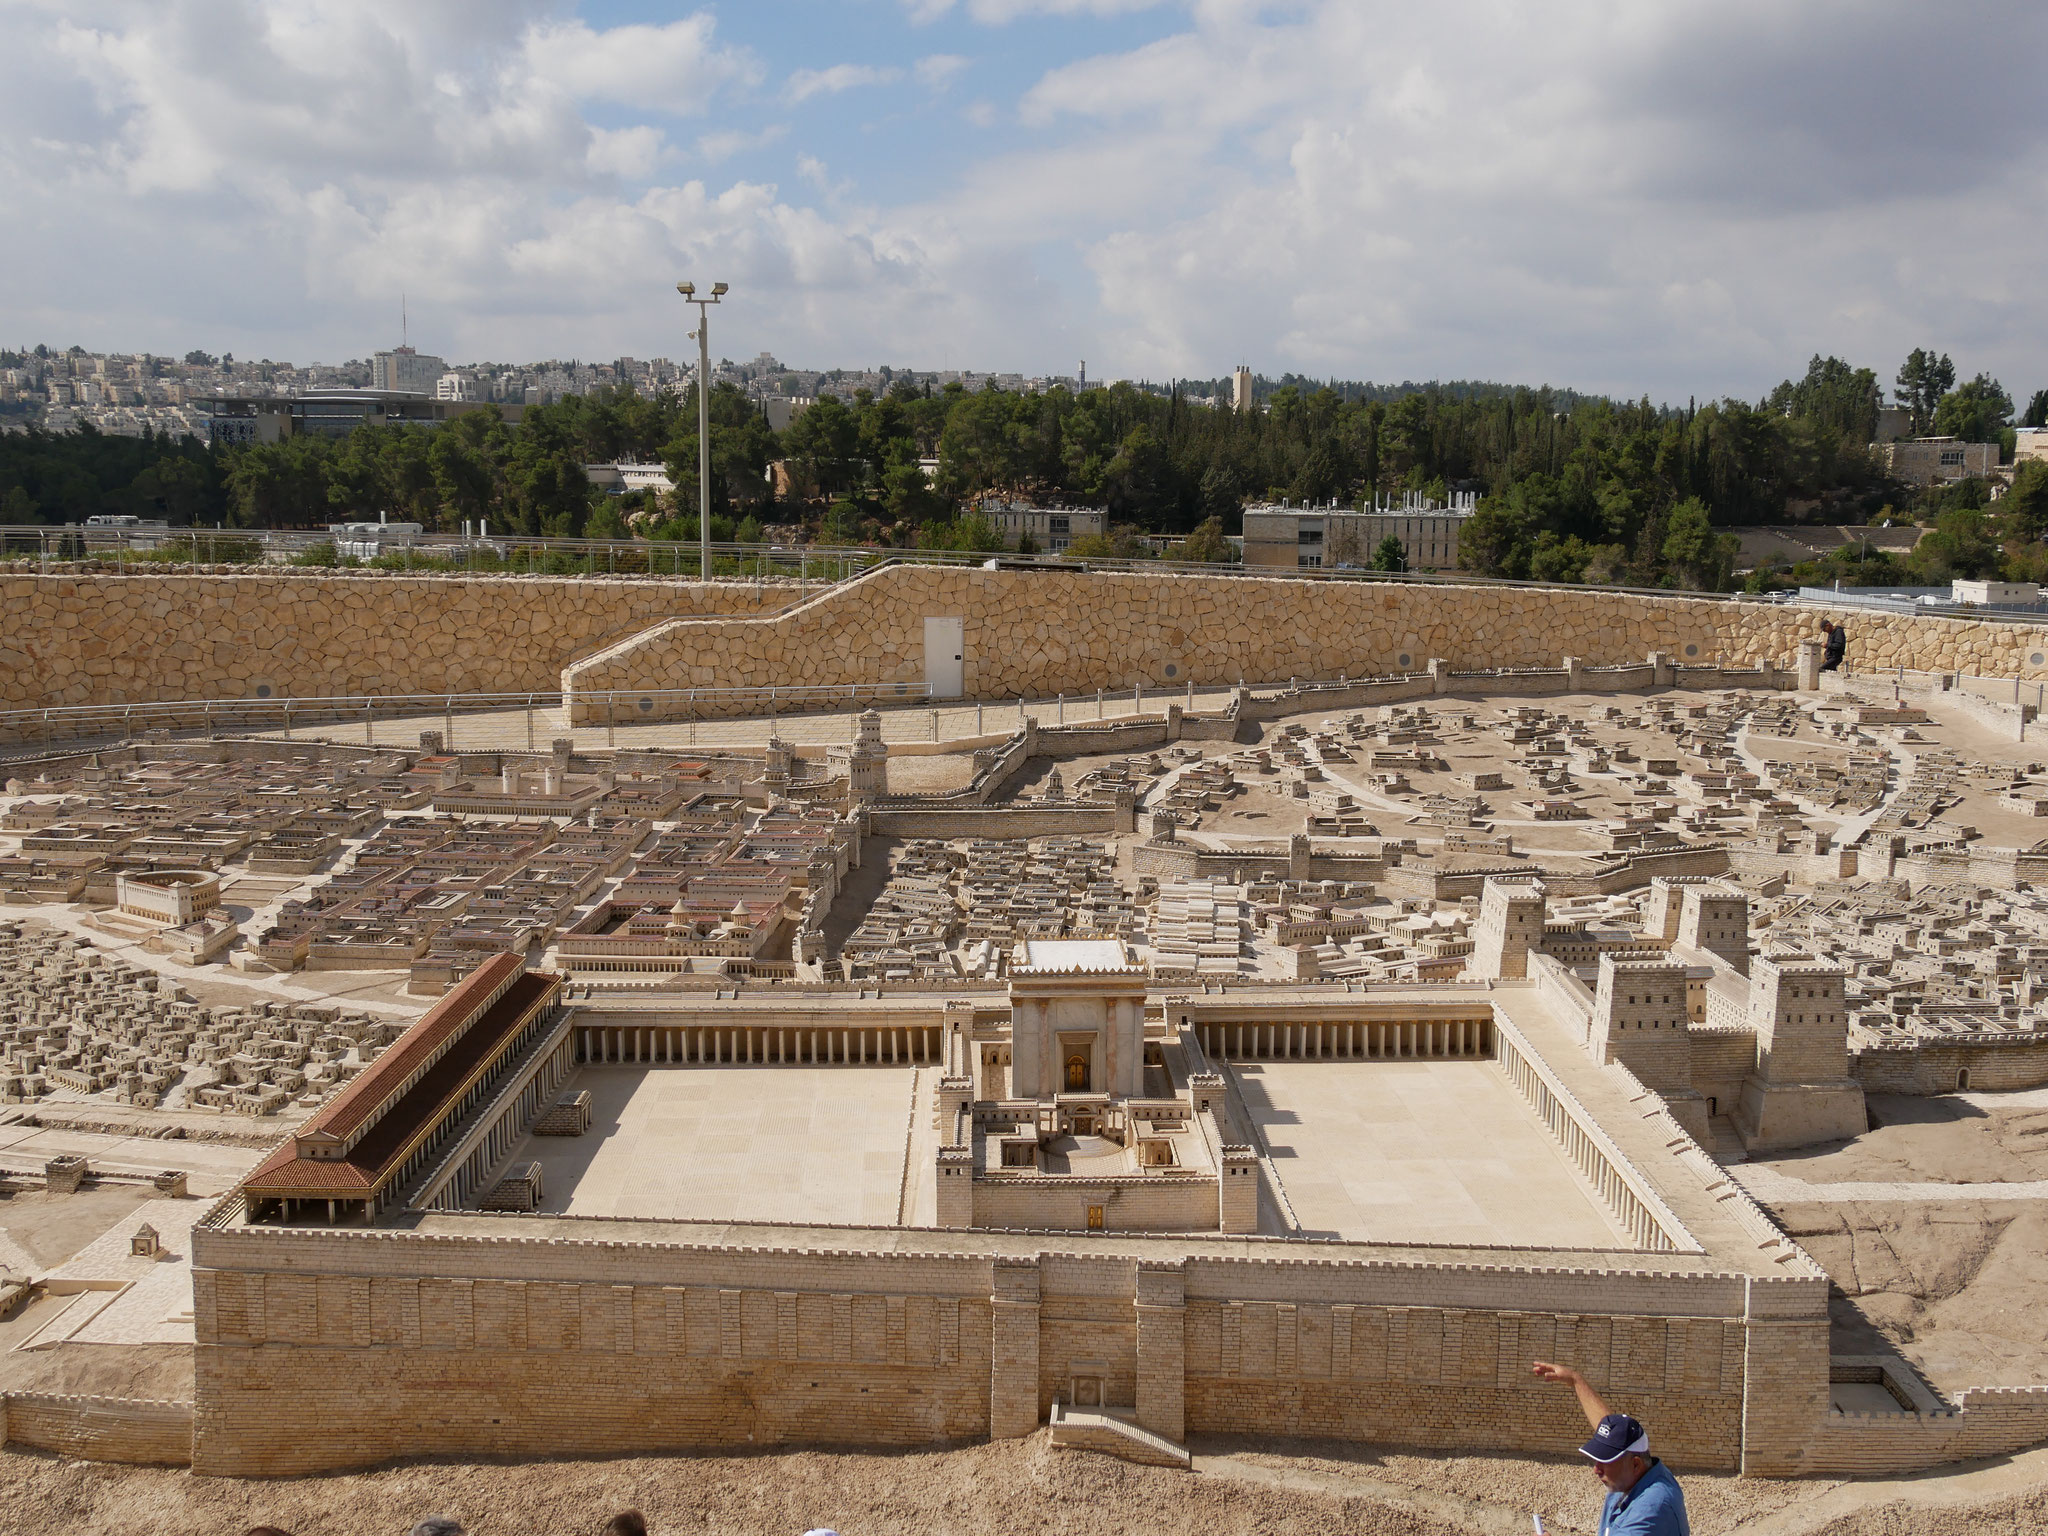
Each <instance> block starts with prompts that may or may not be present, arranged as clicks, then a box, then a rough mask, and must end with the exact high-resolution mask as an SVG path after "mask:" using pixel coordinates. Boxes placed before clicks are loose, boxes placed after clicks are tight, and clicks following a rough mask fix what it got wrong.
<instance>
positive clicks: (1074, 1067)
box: [1067, 1051, 1088, 1093]
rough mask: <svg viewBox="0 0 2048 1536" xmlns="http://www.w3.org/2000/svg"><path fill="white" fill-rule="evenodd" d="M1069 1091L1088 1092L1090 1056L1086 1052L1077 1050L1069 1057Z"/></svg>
mask: <svg viewBox="0 0 2048 1536" xmlns="http://www.w3.org/2000/svg"><path fill="white" fill-rule="evenodd" d="M1067 1092H1069V1093H1086V1092H1088V1056H1087V1053H1086V1052H1083V1051H1076V1052H1074V1054H1073V1055H1071V1056H1069V1057H1068V1058H1067Z"/></svg>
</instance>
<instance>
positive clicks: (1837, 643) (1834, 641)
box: [1827, 624, 1849, 661]
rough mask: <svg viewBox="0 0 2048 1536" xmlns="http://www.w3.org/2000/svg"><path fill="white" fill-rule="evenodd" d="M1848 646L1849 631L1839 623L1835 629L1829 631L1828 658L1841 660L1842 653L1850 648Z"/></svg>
mask: <svg viewBox="0 0 2048 1536" xmlns="http://www.w3.org/2000/svg"><path fill="white" fill-rule="evenodd" d="M1848 648H1849V632H1848V631H1847V630H1846V629H1844V628H1842V626H1841V625H1839V624H1837V625H1836V626H1835V627H1834V628H1833V629H1831V630H1829V631H1828V649H1827V658H1828V660H1829V661H1840V660H1841V659H1842V653H1843V652H1844V651H1846V650H1848Z"/></svg>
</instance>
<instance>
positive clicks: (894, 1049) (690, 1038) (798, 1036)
mask: <svg viewBox="0 0 2048 1536" xmlns="http://www.w3.org/2000/svg"><path fill="white" fill-rule="evenodd" d="M939 1052H940V1027H939V1026H938V1025H937V1024H868V1025H859V1026H847V1025H836V1026H826V1025H783V1024H741V1025H730V1024H726V1025H710V1024H706V1025H689V1024H685V1025H675V1024H631V1025H618V1024H583V1025H579V1026H578V1027H577V1029H576V1059H577V1060H578V1061H582V1062H590V1063H594V1064H619V1065H628V1066H633V1065H637V1066H694V1065H699V1064H702V1065H711V1064H714V1063H751V1064H754V1065H764V1066H794V1065H806V1066H809V1065H816V1066H824V1065H828V1064H836V1065H844V1066H863V1065H884V1066H927V1065H930V1064H932V1063H934V1062H936V1061H938V1060H939Z"/></svg>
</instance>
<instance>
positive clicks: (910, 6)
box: [903, 0, 1165, 26]
mask: <svg viewBox="0 0 2048 1536" xmlns="http://www.w3.org/2000/svg"><path fill="white" fill-rule="evenodd" d="M958 3H959V0H903V9H904V10H905V11H906V12H908V13H909V15H910V19H911V20H912V21H914V22H918V23H924V22H932V21H937V20H938V19H939V18H940V17H942V16H946V15H950V14H951V13H952V11H953V9H954V7H955V5H956V4H958ZM1164 3H1165V0H965V7H964V8H965V10H966V12H967V14H968V15H969V16H972V17H973V18H974V19H975V20H976V21H978V22H981V23H982V24H983V25H985V26H1003V25H1005V24H1006V23H1009V22H1012V21H1015V20H1016V19H1017V18H1018V17H1020V16H1116V15H1120V14H1122V13H1124V12H1128V11H1145V10H1150V9H1152V7H1154V6H1156V5H1161V4H1164Z"/></svg>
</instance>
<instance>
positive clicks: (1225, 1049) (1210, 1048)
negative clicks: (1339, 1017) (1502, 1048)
mask: <svg viewBox="0 0 2048 1536" xmlns="http://www.w3.org/2000/svg"><path fill="white" fill-rule="evenodd" d="M1198 1027H1199V1029H1200V1039H1201V1042H1202V1048H1203V1049H1204V1050H1206V1051H1207V1052H1209V1054H1210V1055H1212V1056H1223V1057H1227V1058H1229V1059H1232V1060H1239V1061H1249V1060H1278V1061H1296V1060H1299V1061H1354V1060H1355V1061H1406V1060H1419V1059H1423V1058H1428V1057H1484V1056H1490V1055H1492V1054H1493V1021H1492V1020H1491V1019H1409V1020H1403V1021H1401V1022H1398V1023H1395V1022H1390V1023H1383V1024H1382V1023H1365V1024H1202V1025H1200V1026H1198Z"/></svg>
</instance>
